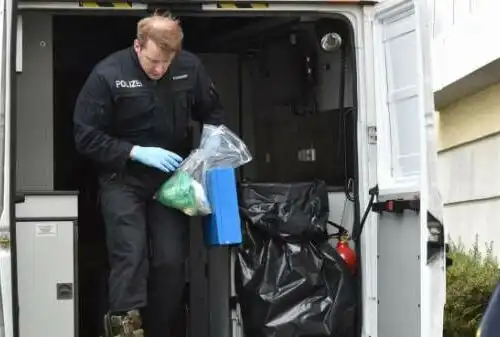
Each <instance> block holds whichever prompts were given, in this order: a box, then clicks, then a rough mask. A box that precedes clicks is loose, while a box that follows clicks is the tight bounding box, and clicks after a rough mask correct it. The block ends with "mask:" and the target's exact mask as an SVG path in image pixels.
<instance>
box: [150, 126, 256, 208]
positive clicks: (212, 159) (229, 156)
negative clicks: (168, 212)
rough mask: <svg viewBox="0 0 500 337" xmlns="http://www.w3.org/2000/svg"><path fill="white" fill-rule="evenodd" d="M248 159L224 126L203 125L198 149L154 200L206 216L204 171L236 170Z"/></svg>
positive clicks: (242, 147)
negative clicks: (215, 169)
mask: <svg viewBox="0 0 500 337" xmlns="http://www.w3.org/2000/svg"><path fill="white" fill-rule="evenodd" d="M251 160H252V156H251V154H250V152H249V151H248V148H247V146H246V145H245V143H243V141H242V140H241V139H240V138H239V137H238V136H236V135H235V134H234V133H233V132H232V131H231V130H229V129H228V128H227V127H226V126H224V125H220V126H213V125H204V126H203V132H202V135H201V141H200V147H199V148H198V149H195V150H194V151H192V152H191V154H190V155H189V156H188V157H187V158H186V159H185V160H184V161H183V162H182V164H181V165H180V167H179V168H178V169H177V171H176V172H175V173H174V175H173V176H172V177H170V178H169V179H168V180H167V181H165V182H164V183H163V184H162V185H161V186H160V188H159V189H158V191H157V192H156V194H155V199H156V200H158V201H159V202H161V203H162V204H164V205H166V206H169V207H173V208H176V209H178V210H180V211H182V212H183V213H185V214H187V215H189V216H195V215H207V214H210V213H211V212H212V209H211V207H210V203H209V201H208V197H207V195H208V194H207V186H206V174H207V172H208V171H209V170H211V169H214V168H224V167H231V168H237V167H240V166H242V165H244V164H246V163H248V162H250V161H251Z"/></svg>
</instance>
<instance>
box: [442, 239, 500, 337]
mask: <svg viewBox="0 0 500 337" xmlns="http://www.w3.org/2000/svg"><path fill="white" fill-rule="evenodd" d="M492 246H493V244H492V243H490V244H489V245H486V253H481V250H480V249H479V244H478V238H477V236H476V241H475V244H474V245H473V247H472V248H471V249H469V250H467V249H465V247H464V246H463V244H462V243H459V244H453V243H452V244H450V252H449V253H448V255H449V256H450V257H451V258H452V259H453V265H452V266H451V267H449V268H448V270H447V277H446V278H447V285H446V286H447V291H446V306H445V314H444V335H443V336H444V337H475V336H476V330H477V327H478V325H479V323H480V321H481V317H482V314H483V312H484V310H485V309H486V306H487V304H488V300H489V298H490V295H491V293H492V291H493V289H494V288H495V285H496V284H497V282H498V281H499V280H500V270H499V266H498V261H497V259H496V258H495V256H494V255H493V253H492Z"/></svg>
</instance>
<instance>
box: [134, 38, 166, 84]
mask: <svg viewBox="0 0 500 337" xmlns="http://www.w3.org/2000/svg"><path fill="white" fill-rule="evenodd" d="M134 49H135V52H136V53H137V57H138V58H139V62H140V64H141V67H142V69H143V70H144V72H145V73H146V74H147V75H148V76H149V78H151V79H152V80H159V79H160V78H162V77H163V75H165V73H166V72H167V70H168V67H169V66H170V63H172V59H173V58H174V56H175V54H165V53H164V52H162V50H161V49H160V48H158V46H157V45H156V44H155V43H154V42H153V41H151V40H148V41H147V42H146V44H145V45H144V46H143V47H141V45H140V44H139V41H138V40H135V41H134Z"/></svg>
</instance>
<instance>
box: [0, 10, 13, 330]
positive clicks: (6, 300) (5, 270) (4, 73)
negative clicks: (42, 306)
mask: <svg viewBox="0 0 500 337" xmlns="http://www.w3.org/2000/svg"><path fill="white" fill-rule="evenodd" d="M12 3H13V1H6V0H0V55H2V56H3V57H2V58H1V59H0V172H1V175H0V196H1V197H0V212H1V215H0V231H1V233H0V237H1V239H2V240H7V241H9V242H10V228H11V225H14V224H11V223H10V219H11V212H10V202H11V198H10V194H11V184H10V176H11V173H10V164H11V160H10V146H11V145H10V144H11V140H10V125H11V111H10V107H11V100H10V98H11V76H10V75H11V74H10V69H11V67H12V65H11V63H12V62H11V50H12V48H13V45H12V36H13V34H12V22H13V7H12ZM0 289H1V294H0V295H1V296H0V298H1V309H2V310H1V312H2V315H1V316H2V317H0V322H1V323H0V336H2V337H4V336H5V337H13V335H14V320H13V296H12V265H11V249H10V245H2V247H0Z"/></svg>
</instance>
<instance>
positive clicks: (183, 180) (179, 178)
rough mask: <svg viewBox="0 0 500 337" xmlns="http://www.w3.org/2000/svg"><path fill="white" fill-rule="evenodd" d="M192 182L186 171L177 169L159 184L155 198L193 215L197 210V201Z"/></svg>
mask: <svg viewBox="0 0 500 337" xmlns="http://www.w3.org/2000/svg"><path fill="white" fill-rule="evenodd" d="M193 183H194V180H193V178H191V176H190V175H189V174H188V173H186V172H182V171H178V172H176V173H175V174H174V175H173V176H172V177H171V178H170V179H168V180H167V181H166V182H164V183H163V184H162V185H161V186H160V188H159V189H158V191H157V192H156V200H158V201H159V202H161V203H162V204H163V205H165V206H168V207H172V208H176V209H178V210H181V211H182V212H184V213H185V214H187V215H194V214H195V213H196V212H197V210H196V208H197V202H196V193H195V189H194V184H193Z"/></svg>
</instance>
